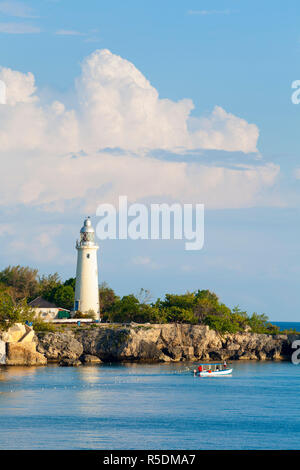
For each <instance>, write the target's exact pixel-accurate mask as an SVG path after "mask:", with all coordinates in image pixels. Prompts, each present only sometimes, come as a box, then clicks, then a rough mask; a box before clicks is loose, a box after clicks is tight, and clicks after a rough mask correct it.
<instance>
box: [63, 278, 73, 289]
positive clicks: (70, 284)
mask: <svg viewBox="0 0 300 470" xmlns="http://www.w3.org/2000/svg"><path fill="white" fill-rule="evenodd" d="M75 284H76V277H70V279H67V280H66V281H65V282H64V286H71V287H72V289H73V291H74V292H75Z"/></svg>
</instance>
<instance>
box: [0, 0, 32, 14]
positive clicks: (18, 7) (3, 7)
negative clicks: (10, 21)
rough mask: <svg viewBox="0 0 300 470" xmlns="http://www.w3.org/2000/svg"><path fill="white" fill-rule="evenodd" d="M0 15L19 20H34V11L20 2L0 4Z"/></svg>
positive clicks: (11, 1) (11, 0)
mask: <svg viewBox="0 0 300 470" xmlns="http://www.w3.org/2000/svg"><path fill="white" fill-rule="evenodd" d="M0 13H2V14H4V15H8V16H15V17H19V18H36V15H35V14H34V11H33V9H32V8H30V7H29V6H28V5H26V4H25V3H22V2H15V1H13V0H10V1H9V2H0Z"/></svg>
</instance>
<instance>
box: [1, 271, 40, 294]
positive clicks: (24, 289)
mask: <svg viewBox="0 0 300 470" xmlns="http://www.w3.org/2000/svg"><path fill="white" fill-rule="evenodd" d="M37 276H38V270H37V269H32V268H29V267H28V266H25V267H24V266H20V265H17V266H8V267H7V268H5V269H3V271H0V283H2V284H4V285H6V286H8V287H11V288H12V289H11V295H12V296H13V298H14V299H15V300H20V299H24V298H29V299H31V298H33V297H34V296H35V295H36V294H37V293H38V290H39V283H38V279H37Z"/></svg>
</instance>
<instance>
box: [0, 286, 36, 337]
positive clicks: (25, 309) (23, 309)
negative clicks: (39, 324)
mask: <svg viewBox="0 0 300 470" xmlns="http://www.w3.org/2000/svg"><path fill="white" fill-rule="evenodd" d="M33 317H34V312H33V310H32V309H31V308H30V307H29V306H28V305H27V303H26V300H21V301H19V302H15V301H14V299H13V298H12V297H11V296H10V295H9V294H7V293H5V292H0V330H8V328H10V327H11V326H12V325H13V324H14V323H24V322H25V321H29V322H31V321H33Z"/></svg>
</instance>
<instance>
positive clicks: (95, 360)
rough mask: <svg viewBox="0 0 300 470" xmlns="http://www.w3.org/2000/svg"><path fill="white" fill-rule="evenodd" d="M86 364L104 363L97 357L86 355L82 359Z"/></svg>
mask: <svg viewBox="0 0 300 470" xmlns="http://www.w3.org/2000/svg"><path fill="white" fill-rule="evenodd" d="M80 359H81V360H82V362H83V363H84V364H100V363H101V362H102V361H101V359H99V357H97V356H92V355H91V354H84V355H83V356H82V357H81V358H80Z"/></svg>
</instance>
